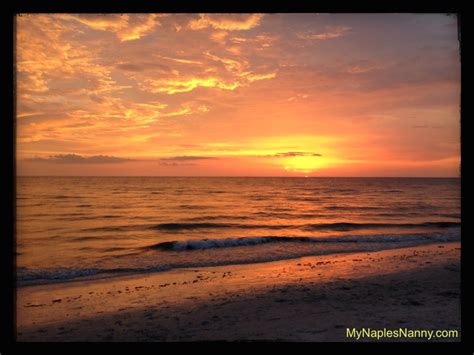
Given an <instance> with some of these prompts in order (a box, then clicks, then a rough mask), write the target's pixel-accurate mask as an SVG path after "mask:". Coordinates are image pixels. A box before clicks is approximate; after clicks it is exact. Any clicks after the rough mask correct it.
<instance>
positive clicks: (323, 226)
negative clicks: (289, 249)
mask: <svg viewBox="0 0 474 355" xmlns="http://www.w3.org/2000/svg"><path fill="white" fill-rule="evenodd" d="M460 225H461V223H460V222H451V221H443V222H422V223H350V222H338V223H320V224H311V225H306V227H303V229H306V230H338V231H349V230H355V229H380V228H422V227H432V228H451V227H458V226H460Z"/></svg>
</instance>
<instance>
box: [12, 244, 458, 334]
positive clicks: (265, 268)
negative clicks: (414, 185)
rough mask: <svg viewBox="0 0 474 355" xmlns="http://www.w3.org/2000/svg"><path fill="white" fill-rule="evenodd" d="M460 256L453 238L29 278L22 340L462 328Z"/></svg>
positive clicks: (20, 304)
mask: <svg viewBox="0 0 474 355" xmlns="http://www.w3.org/2000/svg"><path fill="white" fill-rule="evenodd" d="M459 264H460V243H459V242H450V243H437V244H429V245H422V246H417V247H407V248H401V249H389V250H384V251H376V252H361V253H350V254H331V255H319V256H306V257H302V258H296V259H286V260H279V261H272V262H266V263H259V264H240V265H226V266H212V267H205V268H191V269H173V270H169V271H160V272H156V273H150V274H146V275H143V274H133V275H123V276H118V277H114V278H101V279H96V280H92V281H91V280H84V281H74V282H68V283H55V284H47V285H34V286H22V287H20V288H18V289H17V330H18V336H17V341H187V340H190V341H199V340H211V341H212V340H227V341H233V340H244V341H249V340H250V341H252V340H257V341H259V340H263V341H268V340H274V341H355V339H352V340H351V339H346V338H345V328H346V327H358V328H360V327H374V328H377V327H378V328H380V329H382V328H384V327H386V328H390V327H391V328H397V327H408V328H412V329H415V328H416V329H458V330H459V329H460V273H459V270H460V266H459ZM65 319H67V320H65ZM382 340H383V339H382ZM453 340H454V341H456V340H459V338H458V339H442V341H453ZM385 341H396V340H395V339H392V340H391V339H386V340H385ZM421 341H423V340H421ZM425 341H427V340H425ZM431 341H433V340H431Z"/></svg>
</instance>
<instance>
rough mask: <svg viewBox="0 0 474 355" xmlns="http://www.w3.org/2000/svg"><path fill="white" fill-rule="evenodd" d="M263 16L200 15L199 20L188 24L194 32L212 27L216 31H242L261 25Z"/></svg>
mask: <svg viewBox="0 0 474 355" xmlns="http://www.w3.org/2000/svg"><path fill="white" fill-rule="evenodd" d="M262 19H263V14H252V15H230V16H222V15H206V14H202V15H199V19H196V20H191V21H190V22H189V24H188V26H189V28H191V29H192V30H201V29H204V28H208V27H212V28H214V29H216V30H226V31H242V30H249V29H251V28H254V27H257V26H258V25H260V22H261V21H262Z"/></svg>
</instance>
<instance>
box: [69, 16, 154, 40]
mask: <svg viewBox="0 0 474 355" xmlns="http://www.w3.org/2000/svg"><path fill="white" fill-rule="evenodd" d="M158 17H159V15H157V14H150V15H135V16H133V17H131V16H129V15H111V14H108V15H69V14H65V15H61V18H62V19H63V20H73V21H76V22H79V23H80V24H82V25H85V26H88V27H89V28H92V29H94V30H99V31H111V32H114V33H115V34H116V35H117V37H118V39H119V40H120V41H122V42H125V41H132V40H136V39H139V38H141V37H143V36H144V35H146V34H148V33H149V32H151V31H152V30H153V29H154V28H155V27H156V26H159V25H160V23H159V22H158V21H157V18H158Z"/></svg>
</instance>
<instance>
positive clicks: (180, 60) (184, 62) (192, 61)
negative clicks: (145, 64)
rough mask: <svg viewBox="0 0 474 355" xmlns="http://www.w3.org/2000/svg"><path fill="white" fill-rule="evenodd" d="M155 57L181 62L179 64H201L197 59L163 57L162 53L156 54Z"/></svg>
mask: <svg viewBox="0 0 474 355" xmlns="http://www.w3.org/2000/svg"><path fill="white" fill-rule="evenodd" d="M155 57H158V58H161V59H166V60H171V61H173V62H176V63H181V64H199V65H200V64H202V63H201V62H199V61H197V60H190V59H182V58H171V57H165V56H163V55H158V54H156V55H155Z"/></svg>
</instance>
